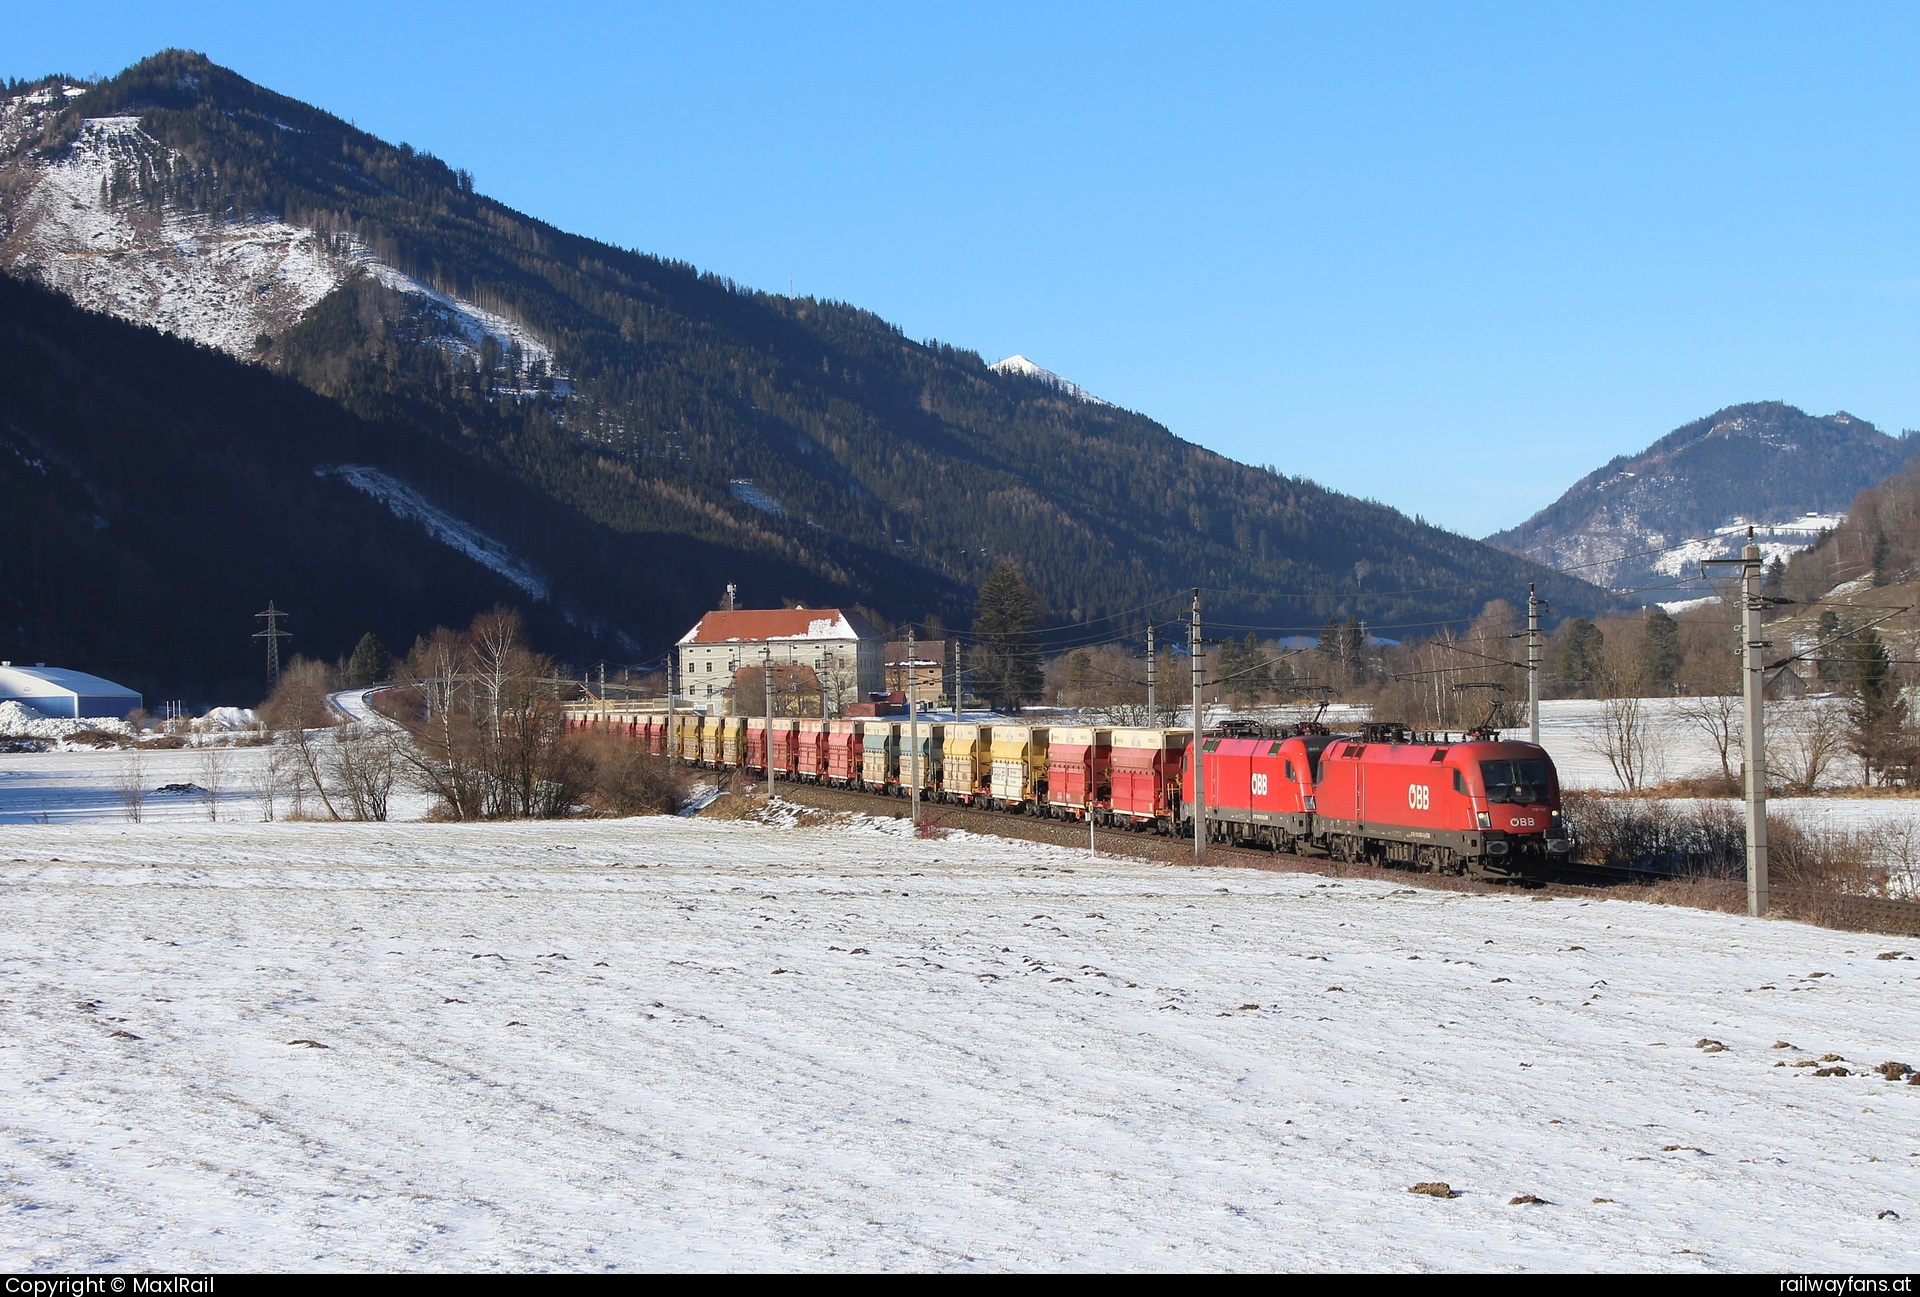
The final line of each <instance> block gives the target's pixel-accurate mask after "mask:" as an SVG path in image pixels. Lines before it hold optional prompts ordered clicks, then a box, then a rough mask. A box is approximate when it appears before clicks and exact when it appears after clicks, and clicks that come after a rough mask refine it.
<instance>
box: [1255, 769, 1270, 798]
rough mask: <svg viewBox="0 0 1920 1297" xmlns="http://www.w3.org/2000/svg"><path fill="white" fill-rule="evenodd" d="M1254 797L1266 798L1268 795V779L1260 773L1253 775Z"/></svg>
mask: <svg viewBox="0 0 1920 1297" xmlns="http://www.w3.org/2000/svg"><path fill="white" fill-rule="evenodd" d="M1253 795H1254V796H1255V797H1265V796H1266V795H1267V777H1266V776H1265V775H1263V774H1261V773H1260V772H1258V771H1255V772H1254V775H1253Z"/></svg>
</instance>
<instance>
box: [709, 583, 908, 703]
mask: <svg viewBox="0 0 1920 1297" xmlns="http://www.w3.org/2000/svg"><path fill="white" fill-rule="evenodd" d="M677 651H678V654H679V660H680V661H679V665H680V682H679V683H680V695H681V696H682V697H684V698H689V699H691V700H693V701H694V702H696V703H705V702H707V701H708V700H709V699H711V700H713V702H715V703H716V704H717V703H719V702H720V701H721V700H722V699H724V698H725V697H726V693H727V689H728V688H729V687H730V686H731V685H732V684H733V675H734V672H736V671H738V670H739V669H740V668H741V667H757V666H759V665H760V664H761V663H762V662H764V661H766V660H768V658H769V657H771V660H772V661H773V663H774V664H775V665H776V666H781V665H793V666H807V667H812V668H813V672H814V675H816V676H817V677H818V678H819V680H820V686H821V691H822V693H823V694H824V695H825V698H826V701H827V703H828V705H829V706H831V707H834V708H835V709H838V708H840V707H844V706H845V705H846V704H848V703H854V702H861V701H863V700H864V699H865V698H866V696H867V695H868V694H870V693H878V692H880V691H881V690H882V689H883V688H884V687H885V682H886V638H885V636H883V635H881V633H880V632H879V631H877V630H875V629H874V628H873V626H872V625H871V624H869V623H868V622H867V620H866V619H865V618H864V617H862V616H860V615H859V614H858V613H853V612H847V611H846V610H844V609H840V608H737V609H734V610H732V611H725V610H721V611H716V612H710V613H708V614H707V615H706V616H704V617H702V618H701V619H700V620H699V622H698V623H697V624H696V625H695V626H694V628H693V629H692V630H690V631H688V632H687V633H686V634H685V635H682V636H681V637H680V641H679V645H678V650H677Z"/></svg>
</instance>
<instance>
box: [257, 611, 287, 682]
mask: <svg viewBox="0 0 1920 1297" xmlns="http://www.w3.org/2000/svg"><path fill="white" fill-rule="evenodd" d="M286 615H287V614H285V613H283V612H281V611H280V610H279V609H278V608H276V607H274V606H273V600H271V599H269V600H267V610H266V611H265V612H257V613H255V614H254V615H253V616H254V620H255V621H259V620H262V619H264V620H265V621H266V623H267V628H266V629H265V630H257V631H255V632H254V633H253V637H254V638H255V639H263V640H265V641H266V642H267V679H268V680H269V681H270V682H272V683H273V684H279V683H280V641H281V640H283V639H292V638H293V632H292V631H284V630H281V629H280V619H281V618H282V617H285V616H286Z"/></svg>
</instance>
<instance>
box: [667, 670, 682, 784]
mask: <svg viewBox="0 0 1920 1297" xmlns="http://www.w3.org/2000/svg"><path fill="white" fill-rule="evenodd" d="M679 656H680V650H679V649H673V650H671V651H670V652H668V654H667V767H668V768H669V769H671V768H672V767H673V764H674V762H676V761H678V760H679V759H680V731H679V730H676V729H675V728H674V727H673V668H674V659H675V658H677V657H679Z"/></svg>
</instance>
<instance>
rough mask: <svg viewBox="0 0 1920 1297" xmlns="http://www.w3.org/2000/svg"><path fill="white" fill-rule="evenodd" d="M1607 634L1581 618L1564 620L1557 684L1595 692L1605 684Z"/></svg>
mask: <svg viewBox="0 0 1920 1297" xmlns="http://www.w3.org/2000/svg"><path fill="white" fill-rule="evenodd" d="M1606 650H1607V636H1606V632H1604V631H1602V630H1601V629H1600V628H1599V627H1598V626H1595V625H1594V624H1593V623H1592V622H1590V621H1588V620H1587V619H1586V618H1585V617H1575V618H1574V619H1573V620H1572V621H1570V622H1568V623H1567V629H1566V636H1565V642H1564V644H1563V646H1562V647H1561V650H1560V683H1561V685H1562V687H1564V688H1567V689H1579V690H1583V691H1585V692H1587V693H1598V692H1600V691H1601V689H1602V687H1603V686H1604V685H1605V683H1606V676H1607V659H1606Z"/></svg>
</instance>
